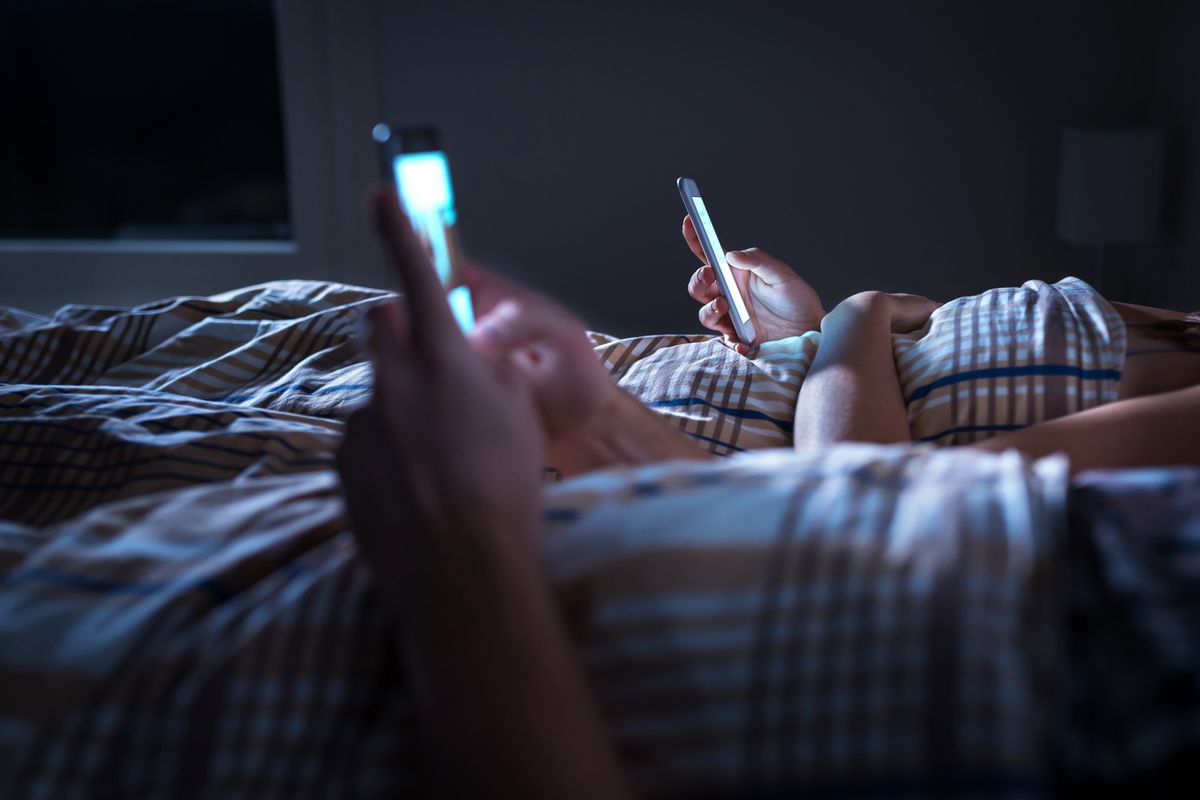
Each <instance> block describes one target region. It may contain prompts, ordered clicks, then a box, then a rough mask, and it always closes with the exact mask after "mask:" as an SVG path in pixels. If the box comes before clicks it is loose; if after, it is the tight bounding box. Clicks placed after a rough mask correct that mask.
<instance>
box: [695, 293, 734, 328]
mask: <svg viewBox="0 0 1200 800" xmlns="http://www.w3.org/2000/svg"><path fill="white" fill-rule="evenodd" d="M699 317H700V324H701V325H703V326H704V327H706V328H708V329H709V330H710V331H717V332H718V333H723V334H725V335H726V336H733V337H736V336H737V333H736V332H735V331H734V329H733V323H732V322H731V321H730V319H729V303H727V302H726V301H725V298H724V297H718V298H717V299H716V300H713V301H712V302H711V303H705V304H704V305H702V306H700V312H699Z"/></svg>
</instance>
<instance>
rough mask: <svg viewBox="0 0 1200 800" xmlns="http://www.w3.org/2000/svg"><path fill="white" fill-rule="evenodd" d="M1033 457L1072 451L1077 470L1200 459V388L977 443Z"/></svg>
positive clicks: (1101, 409) (1137, 400) (1120, 403)
mask: <svg viewBox="0 0 1200 800" xmlns="http://www.w3.org/2000/svg"><path fill="white" fill-rule="evenodd" d="M971 447H973V448H974V449H978V450H990V451H992V452H999V451H1002V450H1008V449H1010V448H1011V449H1016V450H1020V451H1021V452H1023V453H1025V454H1026V455H1027V456H1029V457H1031V458H1039V457H1041V456H1045V455H1049V454H1051V453H1066V454H1067V457H1068V458H1070V460H1071V472H1072V473H1076V472H1082V471H1083V470H1086V469H1105V468H1123V467H1144V466H1165V465H1171V464H1200V387H1192V388H1190V389H1180V390H1177V391H1173V392H1166V393H1164V394H1157V395H1152V396H1149V397H1138V398H1134V399H1132V400H1120V401H1118V402H1116V403H1109V404H1108V405H1104V406H1100V407H1099V408H1093V409H1089V410H1087V411H1083V412H1081V413H1079V414H1072V415H1070V416H1066V417H1060V418H1058V419H1055V420H1051V421H1050V422H1043V423H1041V424H1038V425H1032V426H1030V427H1028V428H1023V429H1021V430H1019V431H1013V432H1011V433H1005V434H1002V435H1000V436H996V437H994V438H992V439H988V440H987V441H985V442H980V443H979V444H976V445H971Z"/></svg>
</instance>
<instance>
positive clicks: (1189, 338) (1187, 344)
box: [1138, 311, 1200, 353]
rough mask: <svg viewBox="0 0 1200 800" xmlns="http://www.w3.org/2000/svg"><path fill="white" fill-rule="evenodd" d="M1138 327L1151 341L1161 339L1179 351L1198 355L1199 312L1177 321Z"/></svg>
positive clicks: (1162, 321) (1146, 324)
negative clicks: (1189, 351)
mask: <svg viewBox="0 0 1200 800" xmlns="http://www.w3.org/2000/svg"><path fill="white" fill-rule="evenodd" d="M1138 327H1140V328H1141V330H1142V333H1144V334H1146V335H1147V336H1149V337H1150V338H1152V339H1161V340H1163V341H1165V342H1170V343H1171V344H1173V345H1176V346H1177V347H1179V348H1180V349H1183V350H1191V351H1193V352H1197V353H1200V311H1193V312H1191V313H1190V314H1187V315H1186V316H1183V317H1180V318H1179V319H1162V320H1158V321H1157V322H1147V323H1143V324H1142V325H1139V326H1138Z"/></svg>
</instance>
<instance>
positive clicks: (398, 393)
mask: <svg viewBox="0 0 1200 800" xmlns="http://www.w3.org/2000/svg"><path fill="white" fill-rule="evenodd" d="M376 214H377V218H378V222H379V225H380V228H381V233H382V234H383V237H384V241H385V244H387V246H388V250H389V251H390V255H391V257H392V260H393V261H394V262H395V265H396V266H397V268H398V269H399V271H400V273H401V275H402V277H403V279H404V285H405V289H406V291H407V296H408V300H409V302H408V304H407V308H408V313H407V319H406V315H405V314H404V313H403V312H402V311H401V310H400V308H399V307H398V306H397V305H396V304H385V305H383V306H380V307H379V308H378V310H377V311H376V312H375V313H374V316H373V322H374V323H375V324H374V333H373V335H372V339H371V345H372V347H371V349H372V352H373V356H374V359H373V361H374V367H375V385H374V389H373V391H372V396H371V400H370V402H369V403H368V404H367V405H366V406H364V407H363V408H362V409H360V410H359V411H357V412H355V414H354V415H353V416H352V417H351V419H350V420H349V422H348V423H347V426H346V435H345V439H344V441H343V444H342V447H341V448H340V450H339V452H338V468H339V471H340V472H341V475H342V486H343V491H344V492H345V495H346V505H347V510H348V511H349V514H350V518H351V522H352V523H353V528H354V533H355V536H356V539H357V540H358V543H359V547H360V549H361V551H362V554H363V556H364V558H365V560H366V562H367V564H368V565H369V567H370V569H371V571H372V573H373V574H374V576H375V580H376V583H377V585H378V588H379V592H380V595H381V597H382V599H383V601H384V602H385V603H386V604H387V605H388V606H389V607H390V608H391V609H392V611H393V613H394V615H395V617H396V618H397V620H398V621H399V623H400V625H399V627H398V629H397V634H398V636H399V637H400V639H401V641H402V642H403V643H404V645H405V646H404V648H403V651H402V655H403V656H404V658H405V661H406V664H407V665H408V666H409V667H410V673H411V675H412V678H413V685H414V689H415V695H416V699H417V701H418V706H419V708H420V710H421V712H422V715H423V717H424V719H425V721H426V723H427V725H428V728H427V729H428V730H429V732H430V735H431V737H432V739H433V744H434V745H435V747H434V752H435V753H436V754H437V756H438V757H439V759H440V763H439V766H440V767H441V768H442V769H441V777H442V779H443V781H444V782H445V784H446V785H447V788H449V789H450V790H452V792H453V793H454V794H456V795H458V794H462V795H465V796H468V797H522V798H539V797H545V798H559V797H595V798H620V797H625V796H627V794H628V788H627V786H626V784H625V780H624V776H623V774H622V772H621V768H620V765H619V763H618V761H617V758H616V754H615V752H614V749H613V747H612V744H611V742H610V741H609V739H608V736H607V732H606V730H605V728H604V725H603V723H602V720H601V717H600V714H599V712H598V710H597V708H596V705H595V702H594V699H593V697H592V695H591V692H590V690H589V688H588V686H587V683H586V681H585V678H584V675H583V673H582V670H581V669H580V666H579V664H578V663H577V661H576V658H575V656H574V653H573V651H572V649H571V647H570V643H569V640H568V638H567V635H566V631H565V629H564V626H563V623H562V621H561V619H560V618H559V616H558V613H557V609H556V608H555V606H554V604H553V601H552V598H551V596H550V589H549V587H548V585H547V583H546V579H545V576H544V575H543V574H542V572H541V562H540V559H539V551H538V547H537V532H538V529H539V525H540V507H541V498H540V488H539V484H540V481H541V465H542V464H543V463H544V462H543V456H544V450H543V444H544V441H545V436H546V435H547V434H546V432H545V431H546V427H545V422H544V420H542V419H540V418H539V414H538V401H537V397H536V386H535V383H536V371H531V370H532V367H530V366H529V364H527V363H525V362H521V361H519V360H518V361H513V360H499V361H493V360H491V359H489V358H487V357H485V356H484V355H482V354H481V353H479V352H477V351H476V350H474V349H473V348H472V347H471V346H470V344H469V343H468V342H467V341H466V340H465V339H464V338H463V336H462V334H461V333H460V332H459V330H458V327H457V324H456V323H455V321H454V319H453V317H452V316H451V315H450V310H449V307H448V306H447V304H446V301H445V298H444V294H443V292H442V288H441V285H440V284H439V283H438V280H437V276H436V274H435V273H434V271H433V267H432V266H431V265H430V264H429V261H428V259H427V258H426V257H425V256H424V254H423V253H422V252H421V250H420V246H419V244H417V242H416V240H415V238H414V236H413V234H412V231H411V229H410V228H409V226H408V224H407V220H405V219H404V217H403V215H402V213H401V212H400V210H399V207H398V205H397V201H396V198H395V193H394V192H392V191H390V190H389V191H383V192H380V193H379V194H378V195H377V197H376ZM589 355H590V353H589ZM521 364H525V369H522V367H521V366H520V365H521Z"/></svg>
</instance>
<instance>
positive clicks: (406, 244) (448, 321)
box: [374, 186, 462, 352]
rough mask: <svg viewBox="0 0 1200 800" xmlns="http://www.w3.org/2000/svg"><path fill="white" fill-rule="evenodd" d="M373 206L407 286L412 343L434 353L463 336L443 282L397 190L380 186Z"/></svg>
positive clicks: (388, 248)
mask: <svg viewBox="0 0 1200 800" xmlns="http://www.w3.org/2000/svg"><path fill="white" fill-rule="evenodd" d="M374 209H375V225H376V228H377V230H378V232H379V236H380V238H381V239H382V240H383V244H384V248H385V250H386V251H387V254H388V257H389V258H390V260H391V262H392V264H393V265H394V266H395V267H396V271H397V272H398V273H399V274H400V280H401V283H402V284H403V286H404V292H405V295H406V297H407V300H408V314H409V319H410V330H411V335H412V341H413V343H414V344H415V345H416V346H417V348H418V350H419V351H422V352H433V351H435V350H437V349H438V348H440V347H441V346H443V345H444V344H445V343H447V342H453V341H454V340H455V338H456V337H457V338H459V339H461V336H462V334H461V332H460V331H459V330H458V324H457V323H456V322H455V321H454V316H453V315H452V314H451V313H450V306H449V304H448V303H447V302H446V293H445V290H444V289H443V288H442V282H441V281H440V280H438V276H437V272H436V271H435V270H434V268H433V264H431V263H430V262H429V256H428V255H426V253H425V248H424V247H422V246H421V243H420V241H419V240H418V239H417V235H416V233H415V232H414V231H413V229H412V225H411V223H410V222H409V220H408V217H407V216H405V214H404V211H403V210H401V208H400V201H399V200H398V199H397V197H396V192H395V190H394V189H392V188H391V187H387V186H385V187H380V188H379V190H378V191H376V193H375V198H374Z"/></svg>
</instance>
